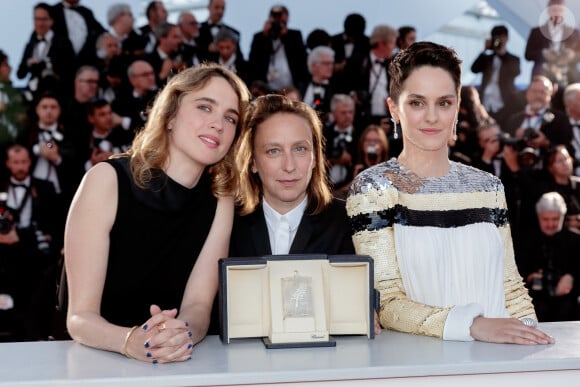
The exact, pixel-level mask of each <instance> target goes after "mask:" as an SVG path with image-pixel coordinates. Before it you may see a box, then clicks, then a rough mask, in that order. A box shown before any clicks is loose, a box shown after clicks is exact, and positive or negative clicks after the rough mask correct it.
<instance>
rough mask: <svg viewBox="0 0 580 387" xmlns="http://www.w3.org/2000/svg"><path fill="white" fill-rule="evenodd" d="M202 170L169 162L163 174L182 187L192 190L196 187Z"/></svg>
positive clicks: (201, 168)
mask: <svg viewBox="0 0 580 387" xmlns="http://www.w3.org/2000/svg"><path fill="white" fill-rule="evenodd" d="M204 169H205V168H204V167H202V166H195V165H191V164H190V165H187V164H185V163H177V162H172V161H171V160H169V162H168V166H167V168H166V169H165V173H166V174H167V176H169V177H170V178H171V179H173V180H174V181H176V182H177V183H179V184H181V185H182V186H184V187H186V188H193V187H195V186H196V185H197V183H198V181H199V179H200V177H201V175H202V173H203V170H204Z"/></svg>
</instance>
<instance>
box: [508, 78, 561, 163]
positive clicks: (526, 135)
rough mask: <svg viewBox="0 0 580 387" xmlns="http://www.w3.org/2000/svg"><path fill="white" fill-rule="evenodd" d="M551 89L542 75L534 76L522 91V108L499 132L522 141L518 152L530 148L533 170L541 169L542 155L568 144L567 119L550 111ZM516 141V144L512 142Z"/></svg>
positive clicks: (559, 113) (557, 111)
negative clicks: (523, 95) (524, 100)
mask: <svg viewBox="0 0 580 387" xmlns="http://www.w3.org/2000/svg"><path fill="white" fill-rule="evenodd" d="M553 93H554V86H553V84H552V82H551V81H550V80H549V79H548V78H547V77H545V76H543V75H534V76H533V77H532V80H531V81H530V84H529V86H528V89H527V90H526V106H525V108H524V109H523V110H522V111H520V112H517V113H515V114H514V115H512V117H511V119H510V120H509V121H508V123H507V125H506V126H505V127H504V128H503V129H504V131H506V132H507V133H509V134H510V135H511V136H512V137H515V138H518V139H523V140H525V141H524V142H525V146H523V145H524V143H521V145H522V146H519V148H521V149H519V150H523V149H524V148H527V147H529V148H531V149H530V151H532V150H533V152H534V153H535V155H536V157H535V160H536V162H534V164H533V168H535V169H541V167H542V165H541V163H540V162H539V161H540V160H541V157H542V156H543V154H544V153H545V151H546V150H547V149H548V148H550V147H553V146H555V145H558V144H570V142H571V140H572V133H571V129H570V124H569V122H568V117H567V116H566V114H565V113H564V112H562V111H559V110H556V109H553V108H552V107H551V103H552V96H553ZM515 141H517V140H515Z"/></svg>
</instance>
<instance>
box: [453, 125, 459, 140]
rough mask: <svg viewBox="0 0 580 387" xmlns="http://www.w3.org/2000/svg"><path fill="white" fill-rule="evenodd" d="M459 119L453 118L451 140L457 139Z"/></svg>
mask: <svg viewBox="0 0 580 387" xmlns="http://www.w3.org/2000/svg"><path fill="white" fill-rule="evenodd" d="M458 122H459V120H455V125H454V126H453V141H457V123H458Z"/></svg>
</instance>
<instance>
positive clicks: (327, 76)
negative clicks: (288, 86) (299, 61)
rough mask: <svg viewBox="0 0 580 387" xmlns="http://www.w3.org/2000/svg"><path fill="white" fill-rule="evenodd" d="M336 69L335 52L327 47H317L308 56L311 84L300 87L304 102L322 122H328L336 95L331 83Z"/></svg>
mask: <svg viewBox="0 0 580 387" xmlns="http://www.w3.org/2000/svg"><path fill="white" fill-rule="evenodd" d="M333 67H334V51H333V50H332V48H330V47H327V46H318V47H315V48H314V49H313V50H312V51H310V53H309V54H308V70H309V71H310V75H311V78H310V80H309V82H307V83H304V84H302V85H298V86H299V91H300V95H302V96H303V97H302V101H303V102H305V103H307V104H308V105H310V106H312V107H313V108H314V109H315V110H316V111H317V112H318V113H319V114H320V118H321V119H322V122H323V123H324V122H326V121H327V119H328V114H329V113H330V100H331V98H332V96H333V94H334V86H333V84H332V82H331V78H332V71H333Z"/></svg>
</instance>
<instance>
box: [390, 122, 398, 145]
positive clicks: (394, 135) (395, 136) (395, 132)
mask: <svg viewBox="0 0 580 387" xmlns="http://www.w3.org/2000/svg"><path fill="white" fill-rule="evenodd" d="M391 121H393V138H394V139H395V140H396V139H398V138H399V133H398V132H397V120H395V117H391Z"/></svg>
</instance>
